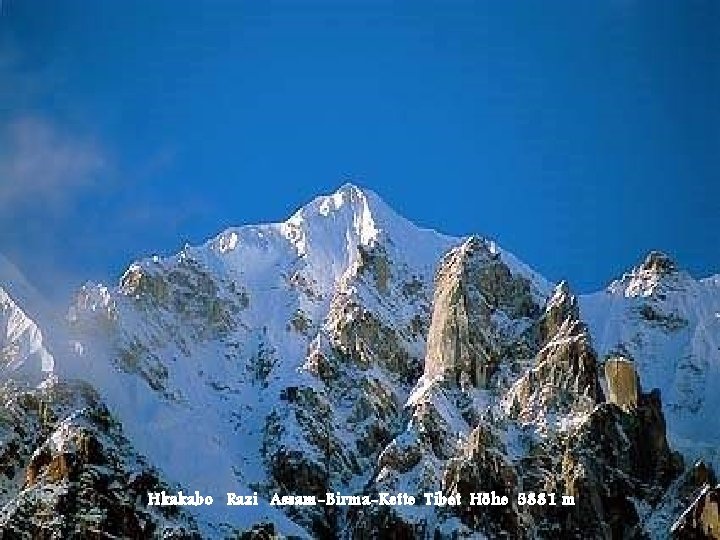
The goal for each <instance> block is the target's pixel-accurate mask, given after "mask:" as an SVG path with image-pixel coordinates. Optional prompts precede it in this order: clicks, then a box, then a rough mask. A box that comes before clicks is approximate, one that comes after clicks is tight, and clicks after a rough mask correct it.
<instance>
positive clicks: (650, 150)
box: [0, 0, 720, 294]
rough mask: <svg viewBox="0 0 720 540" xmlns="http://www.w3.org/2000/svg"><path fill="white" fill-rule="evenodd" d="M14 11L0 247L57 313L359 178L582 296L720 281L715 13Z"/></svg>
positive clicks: (2, 82) (715, 7)
mask: <svg viewBox="0 0 720 540" xmlns="http://www.w3.org/2000/svg"><path fill="white" fill-rule="evenodd" d="M1 9H2V16H1V17H0V252H3V253H5V254H6V255H7V256H8V257H10V258H11V259H13V260H14V261H15V262H16V263H17V264H18V266H20V267H21V269H22V270H23V271H24V272H25V273H26V274H28V275H29V276H30V278H31V279H34V280H35V281H37V282H38V283H39V284H40V286H41V287H43V288H44V289H45V290H46V291H49V292H50V293H51V294H60V293H63V294H64V291H65V290H66V288H67V287H68V286H69V284H70V283H78V282H81V281H83V280H84V279H88V278H91V279H95V280H104V281H111V282H114V281H115V280H116V279H117V276H118V275H119V274H120V272H121V271H122V270H123V268H124V267H125V266H126V265H127V264H128V263H129V262H130V261H131V260H132V259H134V258H137V257H140V256H145V255H149V254H152V253H156V252H157V253H161V254H162V253H171V252H175V251H177V250H178V249H179V247H180V246H181V245H182V243H183V242H185V241H190V242H191V243H198V242H200V241H202V240H204V239H205V238H207V237H209V236H211V235H214V234H215V233H217V232H219V231H220V230H222V229H223V228H225V227H227V226H230V225H239V224H242V223H253V222H262V221H276V220H281V219H283V218H285V217H287V216H288V215H289V214H290V213H291V212H292V211H293V210H294V209H295V208H296V207H297V206H299V205H300V204H301V203H303V202H305V201H306V200H308V199H310V198H311V197H312V196H313V195H315V194H318V193H323V192H329V191H332V190H333V189H334V188H335V187H337V186H338V185H340V184H341V183H343V182H344V181H346V180H348V179H351V180H353V181H354V182H356V183H358V184H360V185H364V186H367V187H369V188H371V189H373V190H375V191H376V192H378V193H379V194H380V195H381V196H382V197H383V198H384V199H385V200H386V201H387V202H388V203H389V204H390V205H391V206H393V207H395V208H396V209H397V210H398V211H399V212H400V213H402V214H404V215H406V216H407V217H408V218H410V219H411V220H413V221H415V222H416V223H418V224H420V225H423V226H427V227H432V228H436V229H439V230H441V231H444V232H447V233H451V234H458V235H461V234H469V233H483V234H486V235H489V236H492V237H494V238H496V239H497V240H498V241H499V243H500V244H501V245H503V246H505V247H506V248H508V249H510V250H511V251H513V252H514V253H516V254H517V255H518V256H519V257H521V258H522V259H524V260H525V261H526V262H528V263H529V264H531V265H532V266H534V267H535V268H537V269H538V270H539V271H540V272H542V273H543V274H545V275H546V276H548V277H549V278H551V279H560V278H567V279H569V280H570V282H571V284H573V285H574V287H575V289H576V290H579V291H588V290H594V289H598V288H600V287H602V286H604V285H605V284H606V283H607V282H608V280H609V279H611V278H612V277H614V276H616V275H617V274H618V273H620V272H621V271H622V270H623V269H625V268H627V267H628V266H630V265H632V264H633V263H635V262H636V261H637V260H638V259H639V258H640V257H641V256H642V255H643V254H644V253H645V252H646V251H648V250H650V249H662V250H666V251H668V252H669V253H670V254H671V255H673V256H674V257H675V258H676V259H677V260H678V261H679V262H680V264H681V265H682V266H684V267H685V268H687V269H689V270H690V271H691V272H693V273H694V274H696V275H707V274H710V273H716V272H720V3H719V2H717V1H714V0H708V1H692V0H689V1H676V2H665V1H657V0H652V1H646V2H643V1H634V0H607V1H596V2H578V1H576V0H572V1H562V2H556V1H542V2H541V1H528V0H523V1H518V2H513V1H503V2H480V1H452V0H450V1H448V0H443V1H440V0H437V1H432V2H430V1H425V0H412V1H410V0H408V1H404V2H401V1H397V2H390V1H386V2H382V1H374V0H364V1H353V0H336V1H333V2H305V1H301V0H288V1H284V2H278V1H275V0H257V1H242V0H238V1H232V2H231V1H203V2H200V1H197V0H196V1H192V2H190V1H157V0H155V1H152V2H147V1H135V0H132V1H129V0H123V1H104V2H88V1H84V0H78V1H72V0H63V1H50V0H46V1H36V0H3V1H2V8H1Z"/></svg>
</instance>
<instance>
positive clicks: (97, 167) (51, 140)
mask: <svg viewBox="0 0 720 540" xmlns="http://www.w3.org/2000/svg"><path fill="white" fill-rule="evenodd" d="M107 166H108V163H107V157H106V156H105V154H104V152H103V150H102V148H101V146H100V145H99V144H98V143H97V141H96V140H94V139H93V138H91V137H83V136H79V135H77V134H74V133H70V132H68V131H65V130H62V129H60V128H59V127H58V126H57V125H55V124H53V123H52V122H50V121H48V120H46V119H43V118H41V117H36V116H23V117H19V118H16V119H15V120H13V121H11V122H10V123H9V124H8V125H7V126H6V127H5V128H4V129H3V130H2V132H0V207H6V206H8V205H12V204H15V203H27V202H31V201H33V202H42V203H47V202H50V203H56V202H60V201H64V200H66V199H67V197H68V196H71V195H72V194H74V193H75V192H76V191H77V190H78V189H82V188H87V187H90V186H92V185H95V184H97V183H99V182H100V181H101V180H102V175H103V173H104V172H106V171H107Z"/></svg>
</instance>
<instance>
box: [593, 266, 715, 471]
mask: <svg viewBox="0 0 720 540" xmlns="http://www.w3.org/2000/svg"><path fill="white" fill-rule="evenodd" d="M652 257H653V255H652V254H651V255H650V256H649V257H648V259H646V261H645V262H644V263H643V264H641V265H639V266H638V267H636V268H634V269H633V270H632V271H630V272H628V273H626V274H625V275H624V276H623V277H622V278H621V279H619V280H616V281H614V282H613V283H611V285H610V286H609V287H608V288H607V289H606V290H604V291H600V292H597V293H594V294H589V295H586V296H583V297H581V299H580V305H581V312H582V316H583V318H584V319H585V320H586V321H587V323H588V325H589V327H590V329H591V334H592V337H593V344H594V346H595V348H596V350H597V351H598V354H599V356H600V358H601V359H602V358H603V357H605V356H607V355H610V354H613V353H618V352H620V353H624V354H628V355H630V356H631V357H632V358H634V360H635V362H636V364H637V367H638V370H639V374H640V380H641V384H642V386H643V387H644V388H645V389H646V390H649V389H652V388H659V389H660V390H661V395H662V401H663V411H664V413H665V416H666V422H667V428H668V435H669V439H670V443H671V445H672V446H673V447H674V448H675V449H678V450H680V451H681V452H683V454H684V455H685V456H686V458H688V459H689V460H694V459H696V458H704V459H706V460H708V461H709V462H710V463H712V464H713V465H714V467H715V469H716V470H718V466H720V453H719V452H720V450H719V449H720V415H718V414H717V411H718V410H720V392H718V389H717V381H718V380H720V280H719V279H718V276H713V277H710V278H706V279H700V280H696V279H694V278H693V277H692V276H690V275H689V274H688V273H687V272H684V271H682V270H678V269H676V268H675V266H674V263H671V264H670V266H669V268H666V269H664V270H660V271H658V270H657V268H650V267H652V266H653V265H652V264H649V263H648V261H649V260H650V259H651V258H652Z"/></svg>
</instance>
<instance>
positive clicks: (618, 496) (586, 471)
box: [562, 392, 682, 539]
mask: <svg viewBox="0 0 720 540" xmlns="http://www.w3.org/2000/svg"><path fill="white" fill-rule="evenodd" d="M681 470H682V459H681V458H680V456H679V455H677V454H675V453H673V452H672V451H671V450H670V448H669V446H668V443H667V439H666V437H665V422H664V419H663V415H662V410H661V403H660V396H659V394H658V392H651V393H649V394H640V396H639V400H638V402H637V406H636V408H634V409H633V410H631V411H625V410H623V409H621V408H620V407H618V406H617V405H615V404H613V403H606V404H603V405H601V406H599V407H598V408H596V409H595V410H594V411H593V412H592V414H590V416H589V417H588V418H587V420H585V421H584V422H583V423H582V424H581V425H580V427H579V429H578V430H577V431H576V432H575V433H573V434H572V435H571V436H570V437H569V438H568V439H567V442H566V443H565V453H564V456H563V461H562V478H563V482H564V488H565V491H566V493H568V494H570V495H573V496H574V497H575V501H576V506H575V507H574V508H573V509H572V510H571V511H570V513H569V514H568V516H567V521H566V524H567V527H568V528H569V529H570V530H578V531H580V530H582V531H586V532H587V534H588V536H589V537H592V538H607V539H611V538H623V537H627V536H630V537H632V536H641V535H642V528H641V523H642V519H643V518H645V516H641V515H640V510H641V508H640V507H638V506H637V505H636V504H635V502H634V501H636V500H645V501H646V504H649V505H650V506H654V505H656V504H657V503H658V502H659V501H660V499H661V498H662V496H663V494H664V492H665V490H666V489H667V488H668V486H669V485H670V483H671V482H672V481H673V480H674V479H675V478H676V477H677V476H678V475H679V474H680V472H681Z"/></svg>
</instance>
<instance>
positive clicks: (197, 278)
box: [0, 186, 720, 538]
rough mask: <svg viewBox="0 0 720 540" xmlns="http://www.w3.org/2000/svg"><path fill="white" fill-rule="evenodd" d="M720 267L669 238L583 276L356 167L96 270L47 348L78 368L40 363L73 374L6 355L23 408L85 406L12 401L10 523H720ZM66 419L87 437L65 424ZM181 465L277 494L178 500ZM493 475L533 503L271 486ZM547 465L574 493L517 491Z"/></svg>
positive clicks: (514, 532) (68, 530) (433, 486)
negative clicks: (452, 226) (677, 254)
mask: <svg viewBox="0 0 720 540" xmlns="http://www.w3.org/2000/svg"><path fill="white" fill-rule="evenodd" d="M719 291H720V285H718V284H717V283H716V282H715V281H712V280H705V281H702V282H696V281H695V280H692V278H690V277H689V276H687V275H686V274H683V273H682V272H681V271H679V270H678V269H677V268H676V266H675V264H674V263H672V261H670V260H669V259H668V258H667V257H665V256H663V255H661V254H657V253H653V254H651V255H650V256H649V257H648V259H647V260H646V261H645V262H644V263H643V264H641V265H640V267H638V268H636V269H634V270H633V271H632V272H630V273H629V274H628V275H626V276H625V277H624V278H623V279H622V280H619V281H618V282H614V283H613V284H612V285H611V287H610V288H609V289H608V291H607V292H603V293H598V295H595V296H591V297H583V298H580V299H578V298H577V297H575V296H574V295H573V294H572V292H571V290H570V288H569V286H568V285H567V284H566V283H561V284H559V285H558V286H556V287H552V286H551V285H550V284H548V283H547V282H546V281H545V280H544V279H543V278H542V277H541V276H539V275H538V274H537V273H535V272H533V271H532V270H531V269H530V268H528V267H527V266H526V265H524V264H522V263H521V262H519V261H517V260H516V259H515V258H514V257H513V256H512V255H511V254H509V253H507V252H504V251H503V250H501V249H500V248H499V247H498V246H497V245H495V243H494V242H492V241H490V240H487V239H484V238H480V237H470V238H467V239H455V238H450V237H445V236H442V235H438V234H437V233H434V232H432V231H425V230H422V229H418V228H416V227H415V226H414V225H412V224H411V223H409V222H407V221H406V220H404V219H403V218H401V217H400V216H397V215H396V214H395V213H394V212H393V211H392V210H391V209H390V208H388V207H387V206H386V205H385V204H384V203H383V202H382V201H381V200H380V199H379V198H378V197H377V196H376V195H374V194H373V193H371V192H367V191H363V190H360V189H358V188H356V187H354V186H344V187H343V188H341V189H340V190H339V191H338V192H337V193H335V194H333V195H330V196H327V197H320V198H318V199H316V200H315V201H313V202H312V203H310V204H309V205H307V206H306V207H304V208H303V209H301V210H300V211H298V212H297V213H296V214H295V215H294V216H292V217H291V218H290V219H289V220H288V221H286V222H284V223H280V224H272V225H262V226H248V227H242V228H236V229H229V230H228V231H225V232H224V233H222V234H221V235H219V236H218V237H217V238H215V239H213V240H211V241H209V242H208V243H207V244H206V245H204V246H201V247H198V248H193V247H188V248H186V249H185V250H183V251H182V252H181V253H180V254H178V255H177V256H175V257H170V258H159V257H154V258H151V259H147V260H144V261H139V262H138V263H135V264H133V265H132V266H131V267H130V268H129V269H128V271H127V272H126V273H125V275H124V276H123V277H122V279H121V283H120V285H119V286H118V287H117V288H115V289H108V288H106V287H104V286H101V285H93V284H88V285H86V286H85V287H84V288H83V289H82V290H81V291H80V292H79V294H78V297H77V299H76V301H75V303H74V304H73V306H72V307H71V309H70V312H69V316H68V324H67V328H66V329H64V330H63V332H64V335H65V338H64V341H63V342H62V343H58V342H55V343H54V344H53V345H54V347H51V348H50V350H49V351H48V350H46V348H45V346H44V345H43V348H42V349H40V348H38V346H35V347H34V348H32V351H45V353H47V355H50V357H51V358H52V360H53V362H52V369H51V370H48V371H49V372H52V375H51V379H50V381H59V382H52V383H46V386H43V385H41V387H37V380H33V381H31V384H25V385H22V384H21V385H19V386H18V384H19V383H18V382H17V381H22V380H26V381H27V377H26V375H27V374H28V373H29V374H30V375H32V376H34V377H38V380H42V379H44V378H46V377H47V376H48V374H47V373H44V374H43V373H42V372H41V370H40V372H38V369H37V367H38V366H39V365H40V364H42V362H41V361H40V360H41V359H42V358H45V360H46V361H45V364H44V365H45V366H46V367H47V366H48V365H49V363H48V356H43V354H45V353H36V352H33V353H32V354H29V355H17V356H14V357H13V360H12V362H7V361H6V364H5V365H6V366H8V367H11V368H12V369H6V370H5V371H4V372H3V373H4V377H5V378H6V379H12V380H13V381H15V382H13V383H12V384H10V385H9V386H7V388H8V390H7V392H8V394H7V399H6V400H4V401H5V410H6V411H13V410H17V406H16V405H11V404H12V403H18V402H19V401H22V400H27V399H30V400H31V402H32V399H36V400H39V401H38V403H43V404H45V403H46V402H47V404H45V405H42V406H38V407H35V409H38V410H39V409H43V410H50V409H52V410H54V408H58V407H59V408H60V409H58V411H57V412H55V413H53V415H52V420H47V421H45V420H37V421H32V422H30V423H29V424H28V425H23V426H21V427H18V426H19V424H18V420H17V418H18V415H17V414H15V413H13V414H14V416H13V414H10V416H9V417H8V419H5V416H3V423H2V424H0V425H1V426H6V427H5V428H3V429H4V431H3V432H2V438H0V441H1V442H2V446H1V447H0V449H5V451H6V453H7V452H10V453H9V454H8V456H12V463H13V465H12V466H11V467H10V468H7V467H6V469H5V470H6V471H10V472H6V477H7V479H8V480H7V481H5V483H4V484H3V486H4V487H3V493H4V495H3V496H4V497H5V498H4V499H3V501H2V504H3V505H4V507H3V510H2V512H1V513H0V516H1V519H0V523H2V527H5V529H4V530H5V531H14V532H15V533H18V532H19V531H31V532H30V533H29V534H36V533H37V534H40V533H38V531H48V532H47V534H48V535H50V532H49V531H55V530H57V531H60V532H59V533H56V536H57V534H59V535H60V536H62V537H72V536H73V534H75V535H82V534H87V531H91V530H92V531H95V530H98V531H105V530H107V529H108V528H115V530H116V532H115V533H114V534H118V535H119V536H121V537H128V538H135V537H148V536H156V537H160V536H162V535H165V536H168V535H176V536H180V537H191V536H193V535H196V534H199V535H201V536H203V537H213V538H216V537H217V538H222V537H235V536H242V537H267V536H268V535H272V534H280V535H290V536H297V537H317V538H336V537H341V538H380V537H383V533H382V531H388V530H393V531H394V537H396V538H464V537H467V538H470V537H473V538H474V537H477V535H479V534H484V535H485V536H486V537H488V538H557V537H566V538H574V537H581V536H583V537H590V538H633V537H637V538H644V537H652V538H666V537H667V535H668V534H670V530H671V527H672V526H673V523H675V522H676V521H677V523H676V524H675V527H674V529H673V530H674V531H675V533H674V534H676V535H678V536H679V537H687V538H691V537H702V535H701V533H702V534H706V535H712V534H713V533H712V531H713V530H714V529H713V527H714V526H715V525H713V523H714V522H713V519H714V518H713V517H712V516H713V515H714V514H713V513H712V512H713V510H712V509H713V508H717V506H716V505H715V506H713V504H715V503H714V502H713V501H716V498H713V495H712V493H713V491H712V489H711V488H712V487H713V485H712V466H713V464H714V463H713V456H714V454H713V452H712V448H713V444H714V443H713V441H715V439H713V438H712V437H713V436H714V435H713V434H712V433H709V434H708V433H705V434H703V433H700V432H698V431H696V430H695V428H694V424H693V422H696V421H697V422H703V421H704V419H703V418H702V417H700V416H699V415H702V414H703V412H704V411H705V410H707V409H706V407H709V406H711V405H712V403H713V401H712V398H711V397H710V396H711V393H710V387H709V386H708V388H707V391H705V390H706V388H705V387H702V390H703V393H702V395H700V396H697V392H696V391H697V389H698V388H699V386H698V385H700V384H701V383H700V381H701V380H702V379H701V378H700V377H699V376H698V375H697V373H696V372H693V371H692V370H690V368H686V367H683V366H694V367H696V368H697V369H699V370H704V372H707V373H714V372H715V371H714V370H717V369H718V366H719V365H720V359H718V358H717V352H716V351H715V352H714V351H713V346H715V343H716V339H717V336H718V335H720V334H717V333H716V332H715V327H714V326H713V325H714V324H715V322H714V321H715V319H716V318H715V313H718V312H720V292H719ZM713 310H715V311H713ZM610 321H611V322H610ZM623 321H627V323H624V322H623ZM39 326H42V324H40V325H39ZM627 329H631V331H632V333H629V334H628V333H626V330H627ZM57 333H58V332H57V331H56V332H55V333H54V334H55V335H56V334H57ZM8 335H9V336H10V333H8ZM12 335H13V336H15V335H29V334H27V333H26V334H23V333H19V334H18V333H17V332H15V333H14V334H12ZM33 335H35V334H33ZM13 339H14V338H13ZM15 341H17V340H15ZM598 342H599V344H600V346H599V348H597V349H596V347H597V343H598ZM35 343H39V342H38V341H37V339H35ZM16 349H17V347H16ZM16 349H13V350H16ZM8 350H9V349H8ZM17 350H20V349H17ZM28 350H30V349H28ZM678 351H681V352H682V353H683V354H682V355H681V357H680V362H679V364H677V359H678V356H677V353H678ZM33 354H34V355H35V356H33ZM38 354H40V356H38ZM33 358H34V359H35V360H33ZM24 360H28V361H27V362H24ZM33 362H35V364H33ZM651 362H653V363H655V364H657V365H662V366H666V368H663V369H665V371H663V372H662V373H658V370H657V369H648V367H649V366H650V367H652V365H651ZM676 365H677V371H674V370H675V366H676ZM671 372H672V373H676V375H675V376H674V377H667V376H665V374H666V373H671ZM72 380H84V381H87V383H89V385H88V386H87V390H81V389H80V388H85V386H82V387H80V386H78V387H76V386H72V385H70V386H64V385H66V384H69V381H72ZM63 381H68V383H65V382H63ZM676 384H679V385H680V388H679V389H678V390H676V389H675V388H674V385H676ZM705 384H708V383H705ZM688 385H689V386H688ZM655 386H657V387H660V388H662V392H659V391H656V390H652V389H653V388H654V387H655ZM51 388H54V389H56V390H53V391H50V389H51ZM61 388H66V390H64V391H63V392H62V393H63V395H72V396H75V397H74V398H73V400H75V401H73V400H69V401H68V398H60V397H59V395H57V394H58V392H59V390H57V389H61ZM71 388H72V389H71ZM693 392H694V393H695V394H696V399H700V403H699V405H698V404H697V401H696V402H691V401H688V400H689V399H690V397H691V394H692V393H693ZM26 395H27V396H41V397H36V398H26V397H23V396H26ZM90 395H92V396H93V397H92V399H90V398H88V397H87V396H90ZM668 395H669V396H670V408H671V412H670V414H669V421H668V422H667V425H666V421H665V416H666V415H668V401H667V399H668V398H667V397H666V396H668ZM83 396H84V397H83ZM88 400H89V401H88ZM683 400H684V401H683ZM68 403H70V404H71V405H68ZM73 403H74V404H73ZM694 403H695V404H694ZM48 408H49V409H48ZM31 409H32V407H31ZM23 410H24V409H23ZM7 414H9V413H6V416H7ZM44 414H45V413H40V412H34V413H31V414H30V413H28V414H27V415H25V416H27V418H35V417H37V418H41V417H44V416H43V415H44ZM21 416H22V415H21ZM48 418H50V417H48ZM696 419H697V420H696ZM688 423H690V424H692V425H691V426H688ZM8 426H9V427H8ZM58 430H61V432H62V434H63V437H64V440H66V441H68V442H67V444H64V445H61V447H62V449H63V450H59V449H58V448H59V447H58V445H57V444H55V443H52V444H50V443H48V442H46V441H48V437H50V440H53V441H54V440H55V439H57V437H58V436H57V435H53V433H55V432H57V431H58ZM676 434H678V436H677V437H676V436H675V435H676ZM668 435H669V439H670V441H669V442H668ZM688 435H692V437H688ZM716 435H717V434H716ZM23 437H24V438H23ZM693 437H694V438H693ZM18 441H20V442H22V444H20V442H18ZM89 441H94V442H89ZM678 443H680V444H678ZM682 443H684V445H683V444H682ZM131 445H132V446H131ZM13 448H22V450H21V451H18V450H14V451H13V450H10V451H8V450H7V449H13ZM66 448H70V449H71V450H67V451H66V450H65V449H66ZM677 448H680V449H682V450H683V455H682V456H681V455H680V454H679V453H678V452H677V451H676V449H677ZM708 449H710V451H707V450H708ZM140 456H146V457H145V458H143V457H140ZM683 458H684V459H683ZM700 458H702V459H704V460H705V462H706V464H698V465H695V466H692V467H691V466H690V464H692V463H694V462H695V461H696V460H697V459H700ZM8 459H9V458H8ZM109 463H112V464H113V465H112V467H110V466H109V465H108V464H109ZM703 467H705V470H707V471H710V472H708V473H707V474H705V475H704V476H703V474H700V473H697V471H699V470H702V469H703ZM98 475H100V476H99V477H98ZM98 478H99V480H98ZM138 478H142V479H143V480H142V481H138V480H137V479H138ZM162 478H167V479H168V480H167V481H171V482H174V483H177V484H179V485H180V486H183V487H185V488H186V490H189V489H193V490H194V489H199V490H200V491H202V492H206V493H210V494H212V495H213V496H216V497H218V498H219V499H222V498H223V496H224V493H226V492H230V491H232V492H235V493H238V494H252V493H255V492H256V493H258V495H259V497H260V505H259V506H258V507H248V508H242V509H240V510H238V509H233V508H231V507H224V505H219V504H216V505H214V506H213V507H208V508H202V509H201V510H197V511H195V512H193V515H192V516H189V515H184V514H181V513H177V514H172V515H171V514H167V513H165V514H163V513H153V512H151V511H149V510H148V507H147V506H145V504H144V503H145V502H146V501H144V500H142V494H143V493H142V492H143V490H150V489H151V486H152V487H153V489H154V488H155V487H158V490H159V489H160V487H159V486H163V485H167V484H165V483H164V482H165V480H162ZM83 479H85V480H83ZM88 479H93V482H95V483H96V484H97V485H98V486H100V487H93V485H95V484H93V485H91V484H92V482H90V480H88ZM138 482H139V483H138ZM58 484H60V485H63V486H70V488H67V487H64V488H63V489H64V490H65V491H63V492H62V493H61V491H59V488H56V487H55V486H56V485H58ZM102 486H110V487H107V488H104V487H102ZM706 486H710V487H706ZM68 489H69V491H68ZM493 490H494V491H495V492H496V493H498V494H503V495H507V496H508V497H509V504H508V505H506V506H491V507H483V506H471V505H468V504H462V505H460V506H457V507H449V506H447V507H434V506H424V505H418V506H412V507H325V506H322V505H319V506H310V507H276V506H271V505H269V504H268V501H269V499H270V497H271V495H272V494H273V493H275V492H281V493H286V494H292V493H297V494H302V495H318V496H322V495H324V494H325V493H327V492H335V491H338V492H341V493H343V494H358V495H360V494H369V495H372V494H377V493H380V492H382V491H390V492H396V491H404V492H407V493H409V494H411V495H415V496H417V497H418V500H419V501H421V502H422V501H423V500H424V499H423V497H422V494H423V493H426V492H434V491H441V492H443V493H445V494H452V493H461V494H462V495H463V498H464V501H465V502H467V501H468V500H469V494H470V493H473V492H489V491H493ZM530 491H533V492H536V493H538V492H547V493H555V494H557V496H558V497H561V496H562V495H569V496H572V497H574V500H575V505H573V506H563V505H560V504H558V505H556V506H539V505H535V506H527V505H526V506H522V505H518V499H517V498H518V495H519V494H520V493H527V492H530ZM41 492H42V493H46V492H47V493H50V492H52V493H55V492H57V495H56V496H55V497H54V498H52V497H51V498H50V499H47V498H43V497H40V496H39V495H38V494H39V493H41ZM68 493H69V495H68ZM68 501H71V503H68ZM691 504H692V510H689V511H688V512H685V513H683V511H684V510H685V509H686V508H689V507H690V505H691ZM117 508H122V509H123V510H122V512H120V514H119V513H118V512H119V511H118V510H117ZM48 509H55V510H56V511H57V509H62V510H63V514H64V515H67V516H68V517H67V518H65V520H64V521H63V522H62V523H58V522H56V521H53V519H54V518H52V517H51V512H50V510H48ZM681 515H682V516H684V517H683V518H682V519H681V520H679V521H678V518H679V517H680V516H681ZM703 531H704V532H703ZM707 531H711V532H709V533H708V532H707ZM42 534H45V533H42ZM98 534H99V533H98ZM692 534H695V535H696V536H691V535H692ZM63 535H64V536H63ZM263 535H265V536H263Z"/></svg>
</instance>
